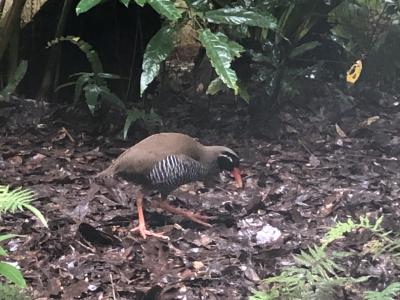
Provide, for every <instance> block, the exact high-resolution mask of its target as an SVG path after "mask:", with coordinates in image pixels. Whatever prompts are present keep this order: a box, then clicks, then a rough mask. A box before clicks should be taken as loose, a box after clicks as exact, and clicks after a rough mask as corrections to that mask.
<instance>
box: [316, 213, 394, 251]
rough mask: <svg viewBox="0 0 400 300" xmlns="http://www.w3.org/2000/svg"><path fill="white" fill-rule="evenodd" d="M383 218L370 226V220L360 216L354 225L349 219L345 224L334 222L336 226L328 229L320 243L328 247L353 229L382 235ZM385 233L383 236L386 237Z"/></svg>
mask: <svg viewBox="0 0 400 300" xmlns="http://www.w3.org/2000/svg"><path fill="white" fill-rule="evenodd" d="M382 220H383V216H381V217H379V218H378V219H377V220H376V221H375V224H371V222H370V220H369V219H368V218H367V217H363V216H361V217H360V219H359V223H354V222H353V220H351V219H350V218H348V219H347V221H346V222H345V223H343V222H340V221H339V222H336V224H335V225H334V226H333V227H331V228H329V230H328V232H327V233H326V234H325V235H324V237H323V238H322V239H321V243H322V245H323V247H326V246H328V245H329V244H330V243H331V242H333V241H335V240H338V239H341V238H343V237H344V234H345V233H350V232H352V231H353V230H355V229H360V228H363V229H367V230H370V231H371V232H373V233H375V234H382V230H381V224H382ZM387 234H388V233H385V234H384V235H387Z"/></svg>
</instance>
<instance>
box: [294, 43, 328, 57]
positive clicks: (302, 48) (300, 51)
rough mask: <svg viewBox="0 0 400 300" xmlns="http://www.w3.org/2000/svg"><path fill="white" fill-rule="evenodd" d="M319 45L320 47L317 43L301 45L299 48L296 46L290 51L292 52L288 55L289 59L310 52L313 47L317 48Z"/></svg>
mask: <svg viewBox="0 0 400 300" xmlns="http://www.w3.org/2000/svg"><path fill="white" fill-rule="evenodd" d="M319 45H321V43H320V42H317V41H313V42H308V43H304V44H301V45H300V46H298V47H296V48H294V49H293V50H292V52H291V53H290V58H294V57H296V56H300V55H302V54H304V53H305V52H307V51H310V50H312V49H314V48H315V47H318V46H319Z"/></svg>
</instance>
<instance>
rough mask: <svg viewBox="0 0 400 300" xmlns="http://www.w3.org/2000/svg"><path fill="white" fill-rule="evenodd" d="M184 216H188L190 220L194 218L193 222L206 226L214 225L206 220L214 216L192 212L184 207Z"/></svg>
mask: <svg viewBox="0 0 400 300" xmlns="http://www.w3.org/2000/svg"><path fill="white" fill-rule="evenodd" d="M181 215H182V216H183V217H186V218H188V219H189V220H192V221H193V222H196V223H199V224H201V225H203V226H206V227H212V225H211V224H210V223H207V222H206V221H208V220H210V219H212V217H209V216H205V215H201V214H198V213H195V212H192V211H190V210H184V209H182V214H181Z"/></svg>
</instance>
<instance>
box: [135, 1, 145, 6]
mask: <svg viewBox="0 0 400 300" xmlns="http://www.w3.org/2000/svg"><path fill="white" fill-rule="evenodd" d="M135 2H136V4H137V5H139V6H141V7H143V6H144V5H145V4H146V2H147V0H135Z"/></svg>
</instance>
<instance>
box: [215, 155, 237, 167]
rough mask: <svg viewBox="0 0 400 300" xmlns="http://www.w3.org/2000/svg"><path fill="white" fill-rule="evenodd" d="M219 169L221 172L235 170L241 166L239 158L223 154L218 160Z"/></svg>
mask: <svg viewBox="0 0 400 300" xmlns="http://www.w3.org/2000/svg"><path fill="white" fill-rule="evenodd" d="M217 162H218V167H219V168H220V169H221V170H226V171H232V170H233V168H235V167H238V166H239V158H237V157H236V156H234V155H232V154H231V153H225V152H224V153H222V154H221V155H220V156H218V159H217Z"/></svg>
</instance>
